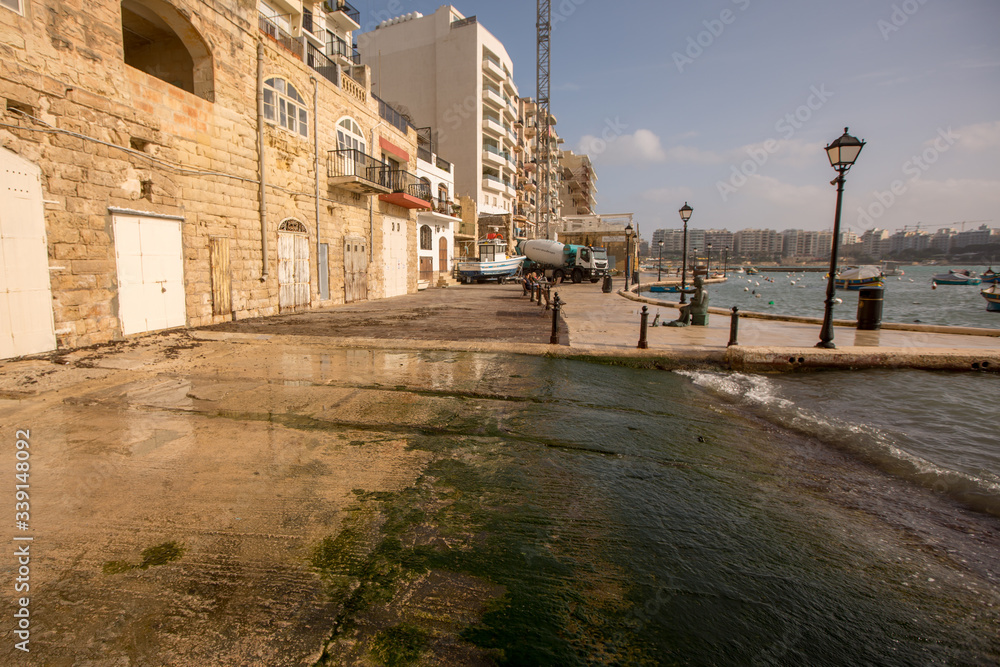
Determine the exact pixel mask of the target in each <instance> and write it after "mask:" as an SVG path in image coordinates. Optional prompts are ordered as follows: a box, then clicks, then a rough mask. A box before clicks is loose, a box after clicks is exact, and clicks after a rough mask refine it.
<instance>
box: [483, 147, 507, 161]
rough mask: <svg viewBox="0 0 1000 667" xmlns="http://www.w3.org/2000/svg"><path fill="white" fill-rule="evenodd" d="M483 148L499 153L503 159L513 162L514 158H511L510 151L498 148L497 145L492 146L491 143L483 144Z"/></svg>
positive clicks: (495, 153)
mask: <svg viewBox="0 0 1000 667" xmlns="http://www.w3.org/2000/svg"><path fill="white" fill-rule="evenodd" d="M483 150H485V151H487V152H489V153H493V154H494V155H499V156H500V157H502V158H503V159H505V160H507V161H508V162H513V160H512V159H511V158H510V153H508V152H506V151H502V150H500V149H499V148H497V147H496V146H491V145H490V144H483Z"/></svg>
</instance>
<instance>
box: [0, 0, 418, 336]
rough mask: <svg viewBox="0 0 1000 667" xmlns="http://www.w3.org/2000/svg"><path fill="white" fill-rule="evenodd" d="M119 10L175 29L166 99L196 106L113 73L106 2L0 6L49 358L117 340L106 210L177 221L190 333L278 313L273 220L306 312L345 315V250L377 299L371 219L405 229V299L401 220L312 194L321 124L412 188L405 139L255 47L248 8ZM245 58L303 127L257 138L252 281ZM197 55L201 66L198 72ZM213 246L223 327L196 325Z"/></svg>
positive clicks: (116, 41)
mask: <svg viewBox="0 0 1000 667" xmlns="http://www.w3.org/2000/svg"><path fill="white" fill-rule="evenodd" d="M135 4H145V5H146V7H148V8H155V9H156V10H157V11H158V12H159V13H161V14H163V15H164V16H166V17H167V19H169V20H168V21H167V22H168V23H169V24H170V25H184V22H185V21H186V22H187V23H186V25H187V26H188V28H187V30H188V32H187V33H185V34H184V38H185V39H186V40H189V42H190V44H189V46H190V48H191V50H192V52H193V53H194V54H195V56H196V66H195V69H194V73H193V75H192V76H193V78H194V79H193V80H194V83H193V84H192V83H191V82H190V81H188V82H187V83H183V85H187V86H188V87H191V86H192V85H193V90H194V91H195V92H188V91H187V90H183V89H181V88H179V87H177V86H175V85H172V84H171V83H168V82H166V81H163V80H161V79H159V78H156V77H154V76H152V75H150V74H147V73H145V72H143V71H140V70H139V69H136V68H134V67H132V66H130V65H127V64H126V63H125V61H124V59H123V53H124V52H125V51H124V48H125V47H124V44H123V30H122V8H121V7H122V5H121V3H120V2H108V1H107V0H95V1H94V2H90V3H83V4H78V3H65V2H56V1H55V0H48V1H47V2H36V1H34V0H28V1H27V2H25V5H26V7H25V12H24V16H18V15H17V14H15V13H14V12H11V11H8V10H6V9H3V8H0V145H2V146H4V147H5V148H7V149H8V150H11V151H13V152H15V153H17V154H18V155H20V156H21V157H23V158H25V159H27V160H29V161H31V162H33V163H35V164H37V165H38V166H39V167H40V168H41V170H42V186H43V192H44V198H45V200H46V211H45V222H46V230H47V235H48V239H47V240H48V244H49V269H50V275H51V284H52V293H53V314H54V319H55V328H56V332H57V340H58V344H59V346H60V347H76V346H82V345H89V344H93V343H99V342H104V341H108V340H112V339H116V338H120V337H121V336H122V334H121V326H120V323H119V320H118V303H117V298H116V294H117V289H118V277H117V269H116V258H115V257H116V256H115V245H114V239H113V226H112V222H113V215H112V212H111V210H110V209H124V210H128V211H136V212H141V213H149V214H160V215H170V216H178V217H180V218H182V219H183V227H182V238H183V256H184V279H185V293H186V299H185V301H186V318H187V324H188V325H189V326H200V325H204V324H210V323H213V322H217V321H221V320H225V319H230V318H232V317H234V316H235V317H236V318H244V317H259V316H268V315H273V314H276V313H277V312H278V291H279V290H278V259H277V251H278V250H277V246H278V242H277V231H278V225H279V224H280V223H281V222H282V221H284V220H287V219H294V220H297V221H299V222H301V223H302V224H303V225H304V226H305V228H306V229H307V230H308V236H309V242H310V255H309V261H310V282H311V285H310V291H311V302H310V304H309V307H312V308H315V307H323V306H329V305H334V304H337V303H342V302H343V301H344V290H343V282H344V258H343V242H344V238H345V236H348V235H356V236H361V237H364V238H366V239H368V248H369V252H370V253H371V254H370V260H371V261H370V263H369V297H370V298H377V297H379V296H381V295H382V294H383V292H382V290H381V287H380V286H381V283H382V280H383V277H384V267H382V266H381V265H380V262H379V260H380V257H381V254H380V247H381V227H382V224H381V223H382V216H383V215H386V214H389V215H393V216H395V217H401V218H405V219H408V220H409V224H408V226H407V238H408V250H407V253H408V269H409V270H408V275H407V286H408V289H409V290H410V291H415V290H416V278H417V259H416V225H415V216H414V215H412V214H411V212H410V211H409V210H408V209H405V208H399V207H397V206H394V205H392V204H388V203H386V202H381V201H378V199H377V197H375V196H372V195H357V194H354V193H352V192H349V191H346V190H342V189H339V188H334V187H331V186H330V185H329V184H328V178H327V151H329V150H333V149H336V148H337V136H336V124H337V122H338V121H340V120H341V119H342V118H343V117H345V116H350V117H351V118H353V119H354V120H355V121H356V122H357V123H358V124H359V125H360V127H361V128H362V130H363V131H364V132H365V134H366V140H367V144H368V152H369V153H375V154H376V155H377V154H378V148H377V146H378V144H377V142H378V138H379V137H380V136H384V137H385V138H387V139H388V140H389V141H391V142H392V143H393V144H395V145H397V146H400V147H403V148H404V149H405V150H407V151H408V152H409V153H410V155H411V161H410V164H409V165H408V166H407V168H408V170H409V171H411V172H414V171H415V170H416V136H415V133H414V132H413V130H412V129H410V130H409V131H408V132H407V134H405V135H404V134H402V133H401V132H399V131H398V130H397V129H396V128H394V127H392V126H391V125H389V124H388V123H384V122H382V121H381V119H380V117H379V114H378V105H377V101H376V100H375V99H373V98H372V96H371V95H370V92H369V90H368V88H367V87H366V86H361V85H355V86H352V87H351V89H350V91H348V90H347V89H342V88H339V87H338V86H336V85H334V84H333V83H331V82H329V81H328V80H327V79H325V78H324V77H322V76H320V75H319V74H318V73H317V72H316V71H315V70H313V69H311V68H310V67H308V66H307V65H306V64H304V63H303V62H302V61H301V60H300V59H299V58H297V57H295V56H293V55H292V54H291V53H290V52H289V51H287V50H285V49H284V48H282V47H281V46H280V45H279V44H278V43H277V42H275V41H274V40H272V39H270V38H268V37H267V36H266V35H265V34H264V33H263V32H262V31H261V30H259V28H258V14H257V8H256V3H252V2H246V1H245V0H219V1H214V2H213V1H210V2H193V1H190V0H175V1H174V2H173V3H172V4H165V3H160V2H154V1H153V0H149V2H148V3H144V2H137V3H135ZM178 22H181V23H178ZM258 42H260V43H263V59H264V76H265V78H270V77H275V76H277V77H281V78H283V79H285V80H287V81H288V82H290V83H292V84H293V85H294V86H295V87H296V88H297V90H298V91H299V93H300V94H301V95H302V97H303V98H304V100H305V107H306V109H307V111H308V113H309V136H308V137H302V136H299V135H298V134H296V133H293V132H291V131H288V130H286V129H285V128H283V127H278V126H276V125H274V124H270V123H266V124H265V127H264V130H265V131H264V146H265V154H266V161H265V164H266V169H265V181H266V183H267V187H266V189H265V192H266V202H267V205H266V209H265V212H266V219H267V222H266V234H267V236H266V238H267V247H268V257H267V266H266V269H267V270H266V272H265V271H264V268H265V267H264V258H263V253H264V251H263V245H262V239H261V218H260V206H259V196H258V188H259V182H258V173H259V172H258V145H257V144H258V139H257V137H258V127H257V57H258V56H257V53H258ZM209 45H210V46H209ZM202 52H203V53H204V54H207V55H205V56H204V57H202V59H201V61H200V63H201V64H200V65H198V64H197V63H198V62H199V61H198V60H197V55H198V54H199V53H202ZM359 78H362V79H365V80H367V79H368V78H369V77H368V75H367V73H365V75H364V76H361V77H359ZM314 81H315V84H314ZM179 83H180V82H179ZM352 83H353V82H352ZM196 93H197V94H196ZM316 102H318V108H319V114H318V124H319V171H318V174H319V194H320V200H319V204H320V205H319V207H318V219H317V206H316V198H315V190H316V174H317V171H316V151H315V138H314V132H315V124H316V119H314V112H315V109H316V106H317V104H316ZM373 129H374V142H373V141H372V139H373V137H372V131H373ZM373 143H374V146H375V147H374V148H373V147H372V145H373ZM317 233H318V235H319V241H320V242H322V243H326V244H329V277H330V299H329V300H327V301H321V300H320V298H319V284H318V272H317V255H318V253H317V248H316V243H317V238H316V236H317ZM213 237H223V238H228V239H229V248H230V260H231V267H232V312H231V313H228V314H222V315H213V307H212V290H211V266H210V261H209V243H210V239H211V238H213Z"/></svg>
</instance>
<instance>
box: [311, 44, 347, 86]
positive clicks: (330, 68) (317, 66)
mask: <svg viewBox="0 0 1000 667" xmlns="http://www.w3.org/2000/svg"><path fill="white" fill-rule="evenodd" d="M306 64H307V65H309V67H312V68H313V69H314V70H316V71H317V72H318V73H319V74H320V75H321V76H322V77H323V78H324V79H326V80H327V81H329V82H330V83H332V84H333V85H335V86H338V87H339V86H340V81H339V78H338V76H337V64H336V63H335V62H333V61H332V60H330V59H329V58H328V57H327V56H326V55H324V54H323V52H322V51H320V50H319V49H317V48H316V47H315V46H313V45H312V44H306Z"/></svg>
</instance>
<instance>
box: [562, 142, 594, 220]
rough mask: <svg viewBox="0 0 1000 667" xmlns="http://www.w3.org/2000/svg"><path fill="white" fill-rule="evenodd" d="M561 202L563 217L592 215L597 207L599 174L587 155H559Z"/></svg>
mask: <svg viewBox="0 0 1000 667" xmlns="http://www.w3.org/2000/svg"><path fill="white" fill-rule="evenodd" d="M559 175H560V179H559V200H560V203H561V205H562V213H563V215H591V214H593V213H594V209H595V208H596V206H597V199H596V195H597V186H596V182H597V173H596V172H595V171H594V165H593V164H591V162H590V157H589V156H587V155H577V154H575V153H574V152H573V151H565V152H562V153H560V155H559Z"/></svg>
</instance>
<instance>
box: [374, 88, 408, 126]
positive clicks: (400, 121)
mask: <svg viewBox="0 0 1000 667" xmlns="http://www.w3.org/2000/svg"><path fill="white" fill-rule="evenodd" d="M372 97H374V98H375V99H377V100H378V115H379V116H381V117H382V118H383V119H384V120H386V121H388V122H389V124H390V125H392V126H393V127H395V128H396V129H397V130H399V131H400V132H402V133H403V134H406V132H407V128H410V127H413V125H412V124H411V123H410V121H408V120H407V119H406V117H405V116H403V114H401V113H399V112H398V111H396V110H395V109H393V108H392V107H391V106H389V104H387V103H386V102H384V101H383V100H382V99H381V98H379V96H378V95H374V94H373V95H372ZM413 129H416V128H413Z"/></svg>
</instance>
